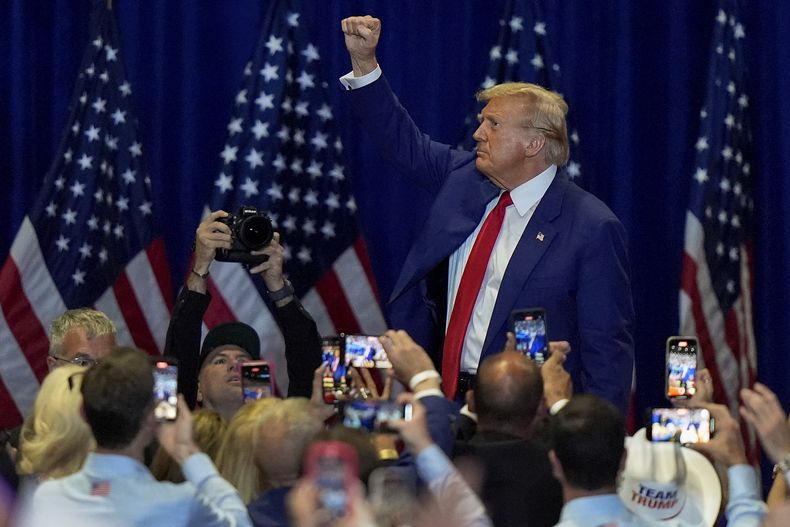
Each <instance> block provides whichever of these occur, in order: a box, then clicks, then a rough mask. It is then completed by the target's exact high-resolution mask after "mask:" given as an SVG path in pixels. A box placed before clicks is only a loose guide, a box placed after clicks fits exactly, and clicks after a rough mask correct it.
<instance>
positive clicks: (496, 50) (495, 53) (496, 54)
mask: <svg viewBox="0 0 790 527" xmlns="http://www.w3.org/2000/svg"><path fill="white" fill-rule="evenodd" d="M488 57H489V58H490V59H491V60H497V59H501V58H502V48H501V47H499V46H494V47H493V48H491V51H489V52H488Z"/></svg>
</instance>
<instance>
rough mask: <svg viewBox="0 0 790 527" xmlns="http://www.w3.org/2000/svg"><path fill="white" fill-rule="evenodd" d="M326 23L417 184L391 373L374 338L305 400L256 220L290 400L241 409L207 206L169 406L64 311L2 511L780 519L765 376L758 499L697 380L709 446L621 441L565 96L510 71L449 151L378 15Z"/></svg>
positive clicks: (275, 520) (139, 522) (363, 108)
mask: <svg viewBox="0 0 790 527" xmlns="http://www.w3.org/2000/svg"><path fill="white" fill-rule="evenodd" d="M342 31H343V33H344V37H345V41H346V46H347V48H348V50H349V53H350V56H351V62H352V68H353V70H352V72H351V73H350V74H348V75H346V76H344V77H343V78H342V79H341V82H342V83H343V85H344V86H345V87H346V88H347V90H348V93H349V101H350V104H351V106H352V108H353V110H354V112H355V115H356V116H357V119H358V120H359V121H360V123H361V124H362V125H363V126H364V127H366V128H367V129H368V131H369V132H370V133H371V136H372V139H373V141H374V142H375V143H376V144H377V146H378V147H379V148H380V149H381V150H382V153H383V155H384V156H385V157H386V158H387V159H389V160H390V161H392V162H394V163H395V164H396V165H398V166H399V167H400V168H401V169H402V170H403V171H404V172H405V173H407V175H410V176H412V177H413V178H416V179H417V180H418V182H419V183H420V184H421V185H422V186H423V187H425V188H426V189H428V190H429V191H430V192H432V193H434V194H435V196H436V198H435V203H434V206H433V208H432V210H431V214H430V215H429V218H428V220H427V223H426V226H425V228H424V230H423V233H424V235H421V236H420V237H417V238H416V239H415V242H414V243H415V244H414V247H413V249H412V251H411V253H410V255H409V256H408V257H407V260H406V263H405V264H404V270H403V274H402V275H401V278H400V279H399V281H398V284H397V285H396V288H395V291H394V292H393V296H392V297H391V299H390V301H389V304H388V307H389V313H390V318H391V321H392V323H393V326H394V327H395V329H391V330H389V331H387V332H386V333H384V334H383V335H380V336H378V341H379V342H380V344H381V346H382V348H383V351H384V352H386V361H384V360H383V354H381V352H380V351H379V352H378V353H379V354H381V357H379V358H380V359H382V360H378V359H377V360H376V361H371V362H373V363H374V365H382V364H384V363H385V362H386V364H387V365H389V366H391V369H390V372H391V373H390V374H386V375H371V374H370V372H368V371H367V370H365V369H364V368H362V369H359V371H357V369H356V368H354V367H353V365H345V366H348V375H347V376H345V377H344V380H343V383H342V384H340V385H339V386H340V389H339V390H338V387H337V386H335V385H336V384H337V383H335V382H334V381H335V380H334V378H333V377H332V382H331V383H330V384H331V386H330V388H331V390H332V393H331V395H332V397H329V398H327V397H325V393H324V392H325V389H326V387H325V386H324V385H325V382H326V381H325V380H326V378H327V374H326V370H327V368H329V367H330V364H328V363H327V362H325V361H324V357H325V354H323V353H322V343H321V335H320V334H319V332H318V329H317V326H316V323H315V321H314V320H313V318H312V317H311V316H310V314H309V313H308V312H307V311H306V310H305V308H304V306H302V304H301V302H300V300H299V299H298V298H297V297H296V296H295V294H294V288H293V287H292V285H291V284H290V282H289V281H288V280H287V278H286V277H285V275H284V272H283V264H284V251H283V248H282V246H281V245H280V243H279V234H277V233H275V235H274V237H273V239H272V241H271V243H269V244H268V245H267V246H266V247H265V248H263V249H261V250H260V251H255V253H256V255H264V254H265V255H266V257H267V258H266V259H265V260H264V261H262V262H261V263H259V264H257V265H255V266H253V267H252V268H251V269H250V272H251V273H253V274H255V275H259V276H260V277H261V280H262V281H263V284H264V285H265V287H266V289H267V291H268V292H269V301H270V305H271V309H272V312H273V315H274V318H275V320H276V321H277V324H278V326H279V328H280V330H281V332H282V334H283V337H284V342H285V355H284V360H285V364H286V372H287V378H288V388H287V390H285V391H283V390H277V389H275V390H273V393H274V394H280V395H287V397H278V396H270V397H264V398H261V399H252V400H246V399H245V397H244V396H243V390H242V383H243V379H242V375H241V368H240V365H243V364H244V363H245V362H249V361H253V360H258V359H261V356H260V355H261V342H260V338H259V336H258V334H257V333H256V331H255V330H254V329H253V328H252V327H250V326H249V325H247V324H245V323H244V322H241V321H238V322H228V323H224V324H220V325H218V326H216V327H214V328H212V329H211V330H210V331H209V332H208V333H207V334H206V336H205V338H202V335H201V332H202V321H203V315H204V314H205V312H206V310H207V308H208V306H209V303H210V302H211V295H210V293H209V291H208V289H209V288H208V284H207V278H208V276H209V268H210V266H211V264H212V262H213V260H214V259H215V256H216V251H217V250H219V249H228V248H230V246H231V241H232V237H231V236H232V234H231V230H230V228H229V227H228V225H227V223H226V222H223V221H222V219H223V218H224V217H225V216H227V213H225V212H224V211H215V212H212V213H210V214H209V215H208V216H207V217H206V218H205V219H204V220H203V221H202V222H201V223H200V225H199V226H198V228H197V230H196V239H195V250H194V259H193V267H192V269H191V272H190V275H189V277H188V279H187V281H186V284H185V285H184V287H183V288H182V290H181V292H180V294H179V296H178V298H177V301H176V305H175V308H174V311H173V313H172V317H171V320H170V325H169V328H168V333H167V338H166V344H165V355H166V356H169V357H173V358H175V359H177V365H178V374H177V377H178V379H177V380H178V382H177V386H178V392H179V396H178V402H177V417H176V418H175V419H174V420H164V421H163V420H158V419H157V417H156V415H155V412H154V407H155V399H154V392H155V390H154V374H153V370H152V358H151V357H150V356H148V355H147V354H146V353H145V352H143V351H141V350H138V349H135V348H130V347H125V346H123V344H128V343H118V342H117V335H116V330H115V327H114V325H113V323H112V321H111V320H110V319H109V318H108V317H107V315H106V314H104V313H102V312H99V311H96V310H94V309H90V308H81V309H73V310H68V311H66V312H65V313H63V314H62V315H61V316H60V317H59V318H58V319H57V320H55V321H54V322H53V323H52V325H51V328H50V334H49V338H50V350H49V357H48V359H47V360H48V365H49V368H50V372H49V374H48V375H47V377H46V378H45V379H44V381H43V383H42V385H41V388H40V390H39V393H38V397H37V399H36V401H35V404H34V406H33V408H32V409H31V411H30V412H29V413H28V415H27V416H26V418H25V422H24V424H23V425H22V427H21V428H20V429H18V430H13V431H4V432H3V434H4V437H3V450H2V451H0V460H1V461H2V470H3V479H2V481H0V525H18V526H22V527H25V526H31V527H37V526H49V525H62V526H72V525H74V526H77V525H80V526H86V525H87V526H92V525H96V526H99V525H101V526H123V527H126V526H146V527H154V526H158V525H162V526H177V525H184V526H187V525H189V526H202V525H206V526H210V525H234V526H246V525H255V526H285V525H293V526H296V527H318V526H327V525H336V526H347V527H363V526H364V527H368V526H381V527H388V526H407V525H409V526H412V525H414V526H419V525H425V526H428V525H430V526H432V527H436V526H443V525H447V526H488V525H495V526H553V525H561V526H567V527H571V526H591V527H597V526H604V525H606V526H608V525H615V526H641V525H668V526H670V525H671V526H696V525H700V526H703V525H708V526H710V525H714V524H716V522H717V521H719V520H720V519H722V518H726V521H727V524H728V525H732V526H737V527H746V526H758V525H767V526H770V525H786V524H788V523H790V502H789V501H788V483H789V482H790V422H788V418H787V415H786V414H785V412H784V410H783V408H782V405H781V404H780V402H779V401H778V400H777V398H776V396H775V395H774V394H773V393H772V392H771V391H770V390H769V389H768V388H767V387H766V386H763V385H761V384H759V383H757V384H755V385H754V386H753V387H751V388H748V389H744V390H742V392H741V394H740V395H741V403H742V404H741V406H740V409H739V411H740V417H742V419H743V420H744V421H745V422H746V423H748V424H749V425H750V426H751V427H752V428H753V430H754V431H755V433H756V435H757V437H758V438H759V440H760V442H761V444H762V447H763V449H764V451H765V453H766V455H767V456H768V457H769V458H770V459H771V460H772V461H773V462H774V463H775V464H776V467H777V468H776V473H775V476H774V477H775V479H774V485H773V487H772V489H771V492H770V493H769V495H768V497H767V499H766V500H763V497H762V492H761V490H760V486H759V483H758V476H757V472H756V471H755V469H754V467H753V466H752V465H751V464H750V463H749V461H748V459H747V455H746V450H745V448H744V443H743V432H744V431H743V430H742V428H741V425H740V424H739V420H737V419H736V418H735V417H733V415H732V414H731V412H730V409H728V408H726V407H724V406H721V405H718V404H715V403H714V401H713V386H712V380H711V376H710V375H709V373H708V372H707V370H705V369H700V370H699V371H697V383H696V392H695V393H694V395H693V397H691V398H689V399H686V400H684V401H681V402H677V403H676V404H678V405H681V406H687V407H689V408H705V409H706V410H707V411H708V412H709V413H710V415H711V416H712V417H713V418H714V419H715V433H713V434H712V435H711V437H710V440H709V441H708V442H704V443H697V444H694V445H690V446H685V445H681V444H680V442H667V443H654V442H651V441H650V440H648V439H647V438H646V437H645V435H644V431H640V432H638V433H637V434H635V435H633V436H628V435H627V433H626V425H625V417H624V410H625V408H626V406H627V404H628V401H627V399H628V395H627V394H628V391H629V387H630V382H631V374H632V368H633V338H632V336H631V325H632V323H633V308H632V303H631V296H630V295H631V294H630V285H629V283H630V279H629V270H628V262H627V249H626V244H625V234H624V229H623V228H622V225H621V224H620V223H619V221H618V220H617V218H616V217H615V216H614V215H613V214H612V213H611V211H609V209H608V208H607V207H606V206H605V205H604V204H603V203H601V202H600V201H598V200H597V199H595V198H594V197H592V196H591V195H589V194H588V193H586V192H584V191H582V190H580V189H578V188H577V187H575V185H573V184H572V183H571V182H569V181H568V180H567V178H565V177H564V176H561V175H560V174H559V173H558V172H557V168H558V166H561V165H562V164H563V163H564V162H565V161H566V160H567V155H568V139H567V131H566V127H565V113H566V112H567V105H565V103H564V101H563V100H562V98H561V97H560V96H559V95H557V94H555V93H552V92H549V91H547V90H545V89H542V88H540V87H538V86H535V85H530V84H523V83H509V84H507V85H500V86H494V87H491V88H488V89H486V90H484V91H483V92H481V94H480V95H479V99H480V100H481V101H482V102H483V103H485V108H484V109H483V110H482V112H481V115H480V120H481V124H480V128H478V130H477V131H476V132H475V135H474V138H475V140H476V141H477V142H478V149H477V151H476V152H474V153H470V152H462V151H460V150H454V149H449V148H448V147H447V146H446V145H439V144H438V143H435V142H433V141H431V140H430V139H429V138H428V137H427V136H424V135H422V134H421V133H419V130H418V129H417V127H416V125H414V123H413V122H412V121H411V119H410V118H409V116H408V114H406V112H405V110H404V109H403V108H402V107H400V105H399V103H398V102H397V99H396V98H395V96H394V95H393V94H392V93H391V91H390V90H389V87H388V84H387V82H386V79H385V78H384V77H383V73H382V71H381V67H380V66H379V64H378V62H377V61H376V58H375V49H376V46H377V45H378V40H379V36H380V33H381V23H380V21H379V20H377V19H374V18H372V17H351V18H348V19H345V20H344V21H343V22H342ZM459 208H462V209H463V210H460V211H459V210H458V209H459ZM492 218H494V219H496V221H497V222H498V224H497V225H496V226H493V227H492V225H493V222H494V220H492ZM483 246H485V247H484V248H481V247H483ZM481 262H482V263H481ZM510 264H513V265H510ZM516 267H517V269H514V268H516ZM437 284H438V285H437ZM535 305H541V306H543V307H544V308H545V312H546V314H547V316H548V317H550V318H551V320H552V326H551V330H550V331H549V332H547V335H546V338H548V337H552V340H551V341H549V342H548V344H547V346H548V351H549V353H548V355H547V358H546V359H545V361H541V364H538V363H536V362H535V361H533V360H530V358H529V356H528V355H525V354H524V353H522V352H520V351H519V350H518V349H517V347H516V344H515V336H514V334H513V333H512V332H510V331H509V329H511V328H509V327H508V324H507V319H508V315H509V313H510V312H511V311H512V310H514V309H524V308H528V307H534V306H535ZM119 344H121V345H119ZM329 357H330V358H331V359H332V360H338V359H339V357H338V356H337V355H336V354H330V355H329ZM695 367H696V365H695ZM272 377H274V376H272ZM393 379H394V381H393ZM272 382H276V381H275V380H274V379H272ZM267 393H269V392H267ZM390 399H392V400H391V401H388V400H390ZM358 400H364V401H366V403H370V404H374V405H375V403H376V402H378V401H388V402H389V404H390V406H389V408H392V407H393V406H392V403H393V401H394V403H395V406H394V407H395V408H397V409H399V412H401V413H398V412H396V414H391V413H390V414H389V417H388V420H387V421H386V423H384V424H383V425H382V426H381V427H379V428H376V429H375V430H372V431H371V430H362V429H359V428H353V427H350V426H347V425H349V424H351V423H353V422H358V421H361V420H359V419H357V420H356V421H354V420H346V421H344V419H343V410H344V407H345V406H346V405H349V404H352V403H354V402H355V401H358ZM681 439H682V437H681Z"/></svg>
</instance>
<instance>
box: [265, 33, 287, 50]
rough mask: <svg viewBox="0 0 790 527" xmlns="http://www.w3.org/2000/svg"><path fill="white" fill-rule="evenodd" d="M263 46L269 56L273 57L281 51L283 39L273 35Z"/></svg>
mask: <svg viewBox="0 0 790 527" xmlns="http://www.w3.org/2000/svg"><path fill="white" fill-rule="evenodd" d="M264 45H265V46H266V47H267V48H269V55H274V54H275V53H277V52H278V51H282V50H283V39H281V38H277V37H275V36H274V35H269V40H267V41H266V44H264Z"/></svg>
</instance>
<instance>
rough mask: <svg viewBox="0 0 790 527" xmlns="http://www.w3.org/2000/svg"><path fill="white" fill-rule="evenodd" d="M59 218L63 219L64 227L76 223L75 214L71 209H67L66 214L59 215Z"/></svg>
mask: <svg viewBox="0 0 790 527" xmlns="http://www.w3.org/2000/svg"><path fill="white" fill-rule="evenodd" d="M60 217H61V218H63V221H65V222H66V225H74V224H75V223H77V213H76V211H73V210H71V209H68V210H67V211H66V212H64V213H63V214H61V216H60Z"/></svg>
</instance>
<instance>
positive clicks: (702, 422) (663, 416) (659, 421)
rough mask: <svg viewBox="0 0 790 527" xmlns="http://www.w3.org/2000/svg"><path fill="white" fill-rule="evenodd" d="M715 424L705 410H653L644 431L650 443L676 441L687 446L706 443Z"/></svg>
mask: <svg viewBox="0 0 790 527" xmlns="http://www.w3.org/2000/svg"><path fill="white" fill-rule="evenodd" d="M714 431H715V423H714V420H713V418H712V417H711V416H710V412H709V411H708V410H707V409H705V408H653V409H651V410H650V423H649V426H648V427H647V429H646V432H647V438H648V439H649V440H650V441H677V442H679V443H681V444H684V445H687V444H692V443H707V442H708V441H710V438H711V436H712V435H713V432H714Z"/></svg>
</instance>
